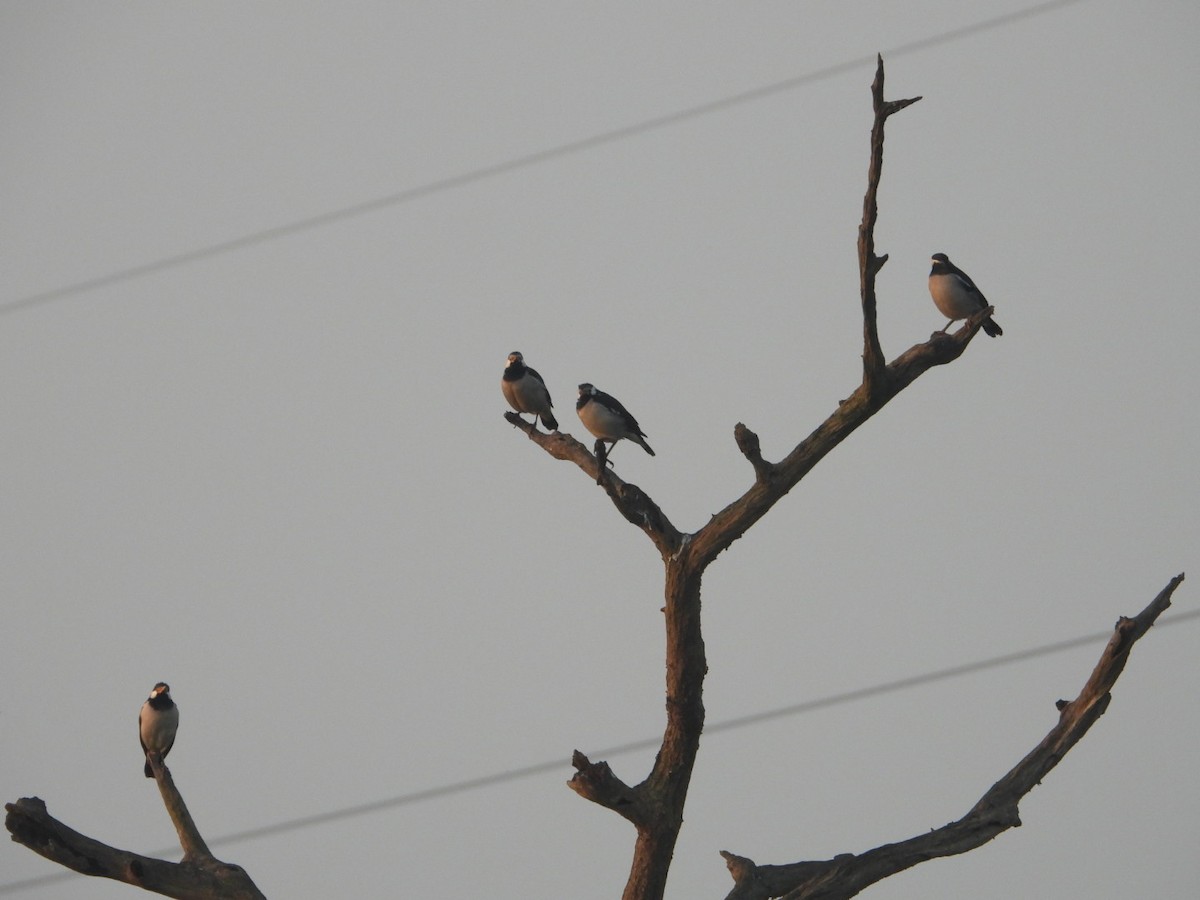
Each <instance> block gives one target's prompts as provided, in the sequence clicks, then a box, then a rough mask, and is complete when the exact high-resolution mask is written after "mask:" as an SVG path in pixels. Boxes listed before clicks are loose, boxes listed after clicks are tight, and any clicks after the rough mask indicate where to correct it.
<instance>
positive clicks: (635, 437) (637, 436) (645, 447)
mask: <svg viewBox="0 0 1200 900" xmlns="http://www.w3.org/2000/svg"><path fill="white" fill-rule="evenodd" d="M629 437H630V439H631V440H635V441H637V442H638V443H639V444H641V445H642V449H643V450H645V451H646V452H647V453H649V454H650V455H651V456H654V451H653V450H651V449H650V445H649V444H647V443H646V439H645V438H644V437H642V436H641V435H640V434H631V435H630V436H629Z"/></svg>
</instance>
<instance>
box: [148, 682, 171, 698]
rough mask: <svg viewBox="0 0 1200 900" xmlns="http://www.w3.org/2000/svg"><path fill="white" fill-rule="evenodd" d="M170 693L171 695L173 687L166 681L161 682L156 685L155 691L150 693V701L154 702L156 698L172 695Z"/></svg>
mask: <svg viewBox="0 0 1200 900" xmlns="http://www.w3.org/2000/svg"><path fill="white" fill-rule="evenodd" d="M170 693H171V686H170V685H169V684H167V683H166V682H165V681H160V682H159V683H158V684H156V685H155V686H154V690H152V691H151V692H150V699H152V700H153V699H154V698H155V697H161V696H163V695H164V694H170Z"/></svg>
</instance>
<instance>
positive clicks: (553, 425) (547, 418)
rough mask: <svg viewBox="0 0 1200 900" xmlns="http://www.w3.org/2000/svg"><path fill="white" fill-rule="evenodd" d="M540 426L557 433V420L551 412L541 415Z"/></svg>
mask: <svg viewBox="0 0 1200 900" xmlns="http://www.w3.org/2000/svg"><path fill="white" fill-rule="evenodd" d="M542 424H543V425H545V426H546V427H547V428H549V429H550V430H551V431H558V419H556V418H554V413H552V412H544V413H542Z"/></svg>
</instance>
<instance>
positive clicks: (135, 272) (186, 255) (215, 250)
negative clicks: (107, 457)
mask: <svg viewBox="0 0 1200 900" xmlns="http://www.w3.org/2000/svg"><path fill="white" fill-rule="evenodd" d="M1079 2H1081V0H1050V2H1047V3H1039V4H1037V5H1035V6H1029V7H1025V8H1024V9H1019V10H1016V11H1014V12H1010V13H1004V14H1002V15H998V16H994V17H992V18H990V19H983V20H982V21H979V22H975V23H972V24H970V25H964V26H962V27H960V28H952V29H950V30H949V31H943V32H940V33H939V34H935V35H932V36H930V37H926V38H920V39H919V40H915V41H909V42H908V43H904V44H898V45H897V46H895V47H893V48H891V49H890V50H885V51H883V55H884V56H887V57H896V56H907V55H909V54H912V53H917V52H919V51H922V50H927V49H929V48H930V47H936V46H938V45H940V44H947V43H950V42H952V41H957V40H961V39H962V38H965V37H970V36H972V35H976V34H980V33H982V32H985V31H990V30H992V29H994V28H1001V27H1003V26H1006V25H1012V24H1014V23H1016V22H1020V21H1023V20H1025V19H1030V18H1033V17H1035V16H1040V15H1044V14H1045V13H1049V12H1053V11H1054V10H1057V9H1061V8H1062V7H1065V6H1070V5H1072V4H1074V3H1079ZM874 61H875V56H874V55H873V54H872V55H870V56H860V57H856V58H854V59H850V60H846V61H844V62H840V63H835V64H833V65H831V66H826V67H824V68H821V69H815V70H813V71H811V72H806V73H805V74H803V75H797V76H795V77H793V78H788V79H785V80H783V81H777V82H775V83H773V84H768V85H763V86H761V87H757V88H752V89H751V90H748V91H742V92H740V93H737V94H730V95H729V96H727V97H721V98H719V99H716V100H710V101H708V102H706V103H700V104H698V105H696V106H689V107H687V108H686V109H681V110H677V111H676V112H672V113H667V114H665V115H662V116H656V117H654V118H650V119H643V120H642V121H640V122H635V123H633V124H631V125H626V126H623V127H621V128H615V129H613V130H611V131H604V132H600V133H599V134H594V135H590V136H589V137H585V138H580V139H579V140H574V141H568V142H567V143H564V144H558V145H557V146H554V147H549V148H547V149H545V150H539V151H537V152H535V153H529V154H526V155H524V156H516V157H513V158H511V159H507V160H504V161H502V162H498V163H493V164H491V165H488V166H483V167H481V168H478V169H472V170H471V171H469V172H462V173H460V174H458V175H452V176H449V177H447V178H442V179H438V180H436V181H430V182H427V183H425V184H422V185H418V186H417V187H412V188H407V189H405V190H402V191H396V192H395V193H392V194H386V195H384V196H382V197H377V198H375V199H374V200H367V201H364V202H362V203H355V204H352V205H350V206H343V207H340V208H339V209H334V210H330V211H328V212H324V213H320V214H319V215H315V216H309V217H308V218H305V219H297V220H296V221H294V222H289V223H286V224H284V225H276V226H273V227H271V228H264V229H262V230H261V231H254V232H251V233H249V234H243V235H240V236H238V237H235V238H230V239H229V240H225V241H220V242H218V243H215V244H209V245H207V246H205V247H198V248H196V249H194V250H188V251H186V252H183V253H177V254H174V255H171V256H164V257H162V258H160V259H156V260H154V261H152V262H148V263H141V264H139V265H136V266H130V267H129V268H125V269H117V270H115V271H113V272H109V273H106V274H104V275H97V276H96V277H94V278H87V279H84V280H83V281H76V282H74V283H72V284H67V285H63V286H61V287H57V288H51V289H50V290H48V291H41V292H39V293H36V294H30V295H29V296H26V297H23V298H21V299H20V300H14V301H12V302H11V303H5V304H3V305H0V315H7V314H10V313H14V312H18V311H20V310H24V309H30V308H32V307H35V306H41V305H43V304H46V303H51V302H53V301H55V300H64V299H66V298H67V297H70V296H73V295H75V294H82V293H84V292H86V291H91V290H95V289H97V288H102V287H108V286H110V285H114V284H119V283H121V282H125V281H131V280H133V279H135V278H140V277H142V276H144V275H151V274H154V273H155V272H161V271H164V270H166V269H174V268H177V267H179V266H183V265H187V264H188V263H193V262H199V261H200V260H204V259H210V258H211V257H214V256H220V255H222V254H225V253H231V252H233V251H235V250H241V249H243V248H246V247H252V246H254V245H256V244H263V243H266V242H268V241H274V240H278V239H280V238H284V237H289V236H291V235H294V234H299V233H301V232H304V231H311V230H313V229H315V228H322V227H324V226H326V225H332V224H334V223H335V222H342V221H345V220H347V219H353V218H357V217H359V216H363V215H367V214H368V213H372V212H376V211H378V210H381V209H387V208H388V207H392V206H400V205H402V204H405V203H411V202H413V201H414V200H420V199H422V198H424V197H429V196H431V195H434V194H440V193H443V192H445V191H449V190H452V189H454V188H459V187H463V186H465V185H469V184H474V183H476V182H479V181H484V180H486V179H489V178H495V177H496V176H499V175H505V174H508V173H510V172H516V171H518V170H520V169H528V168H531V167H533V166H536V165H540V164H541V163H545V162H549V161H550V160H553V159H558V158H559V157H563V156H569V155H572V154H575V153H581V152H583V151H585V150H591V149H592V148H595V147H601V146H603V145H605V144H611V143H614V142H616V141H622V140H625V139H627V138H631V137H634V136H635V135H640V134H645V133H647V132H650V131H656V130H658V129H660V128H666V127H668V126H671V125H678V124H679V123H681V122H686V121H688V120H690V119H696V118H699V117H701V116H707V115H711V114H712V113H716V112H721V111H723V110H726V109H729V108H731V107H734V106H739V105H741V104H744V103H749V102H752V101H755V100H761V99H763V98H765V97H771V96H774V95H775V94H781V93H783V92H785V91H790V90H794V89H795V88H798V87H803V86H804V85H808V84H813V83H814V82H818V81H824V80H826V79H829V78H833V77H835V76H837V75H841V74H843V73H846V72H851V71H854V70H855V69H857V68H859V67H861V66H864V65H869V64H870V63H873V62H874Z"/></svg>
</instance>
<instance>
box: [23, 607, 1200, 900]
mask: <svg viewBox="0 0 1200 900" xmlns="http://www.w3.org/2000/svg"><path fill="white" fill-rule="evenodd" d="M1198 617H1200V609H1194V610H1189V611H1188V612H1183V613H1179V614H1177V615H1174V616H1170V617H1168V618H1163V619H1159V620H1158V622H1157V623H1156V625H1155V627H1156V628H1164V627H1166V626H1168V625H1179V624H1182V623H1184V622H1189V621H1191V620H1193V619H1196V618H1198ZM1111 637H1112V630H1111V629H1110V630H1108V631H1097V632H1094V633H1092V634H1086V635H1083V636H1081V637H1076V638H1070V639H1068V640H1064V641H1056V642H1055V643H1052V644H1043V645H1041V646H1040V647H1031V648H1029V649H1027V650H1018V651H1016V652H1015V653H1005V654H1003V655H1002V656H992V657H989V658H987V659H982V660H977V661H975V662H970V663H964V664H962V665H958V666H950V667H948V668H944V669H936V670H934V671H932V672H924V673H922V674H920V675H911V676H909V677H907V678H899V679H896V680H895V681H886V682H883V683H881V684H874V685H870V686H868V687H864V688H856V689H855V690H850V691H842V692H841V693H838V694H830V695H828V696H825V697H818V698H817V699H815V700H805V701H802V702H800V703H793V704H790V705H788V706H780V707H776V708H775V709H769V710H764V711H762V712H757V713H750V714H749V715H745V716H737V717H736V718H732V719H725V720H723V721H721V722H715V723H712V724H707V725H705V726H704V733H705V734H706V735H713V734H718V733H720V732H722V731H733V730H735V729H738V728H746V727H748V726H750V725H758V724H761V723H762V722H767V721H770V720H772V719H780V718H783V717H785V716H794V715H800V714H802V713H809V712H814V711H816V710H818V709H828V708H829V707H832V706H841V705H843V704H846V703H853V702H855V701H858V700H866V699H868V698H871V697H879V696H882V695H884V694H891V693H895V692H897V691H903V690H908V689H909V688H914V687H919V686H921V685H926V684H932V683H934V682H937V681H947V680H949V679H952V678H960V677H962V676H964V675H970V674H973V673H975V672H982V671H984V670H986V669H995V668H999V667H1001V666H1007V665H1012V664H1013V663H1017V662H1024V661H1026V660H1029V659H1035V658H1037V657H1039V656H1050V655H1052V654H1055V653H1061V652H1063V651H1065V650H1073V649H1074V648H1076V647H1083V646H1086V645H1088V644H1095V643H1099V642H1100V641H1107V640H1109V639H1110V638H1111ZM661 743H662V738H661V737H654V738H643V739H641V740H637V741H630V742H629V743H627V744H617V745H615V746H612V747H608V748H606V749H603V750H596V751H593V752H589V753H588V756H591V757H594V758H601V757H604V758H608V757H613V756H619V755H620V754H622V753H632V752H634V751H637V750H647V749H651V748H654V747H657V746H659V745H660V744H661ZM567 768H569V765H568V763H567V761H566V760H565V759H564V758H562V757H559V758H557V759H554V760H547V761H545V762H539V763H534V764H533V765H528V766H521V767H519V768H515V769H506V770H505V771H503V772H494V773H492V774H490V775H481V776H479V777H476V778H466V779H463V780H462V781H454V782H451V783H449V784H443V785H438V786H436V787H431V788H424V789H422V790H419V791H412V792H410V793H407V794H400V795H398V796H395V797H386V798H384V799H382V800H373V801H371V802H370V803H360V804H356V805H354V806H345V807H342V808H341V809H334V810H329V811H327V812H323V813H315V814H314V815H311V816H299V817H297V818H294V819H285V820H284V821H282V822H273V823H271V824H269V825H261V826H259V827H258V828H248V829H245V830H244V831H235V832H232V833H230V834H226V835H222V836H221V837H217V838H213V839H211V840H207V843H208V845H209V846H210V847H218V846H222V845H227V844H235V843H239V842H241V841H247V840H251V839H253V838H261V837H269V836H271V835H276V834H283V833H286V832H289V831H298V830H300V829H302V828H311V827H313V826H314V825H324V824H327V823H329V822H337V821H340V820H343V819H354V818H358V817H359V816H364V815H369V814H371V813H377V812H382V811H383V810H387V809H396V808H397V807H401V806H409V805H411V804H413V803H420V802H422V801H425V800H435V799H438V798H440V797H448V796H450V795H452V794H463V793H467V792H469V791H475V790H479V789H480V788H485V787H491V786H493V785H498V784H505V783H507V782H510V781H518V780H520V779H522V778H528V777H529V776H531V775H542V774H545V773H547V772H554V771H558V770H565V769H567ZM177 852H178V848H177V847H166V848H163V849H160V850H155V851H153V852H152V853H151V854H150V855H151V856H158V857H161V856H169V855H172V854H175V853H177ZM73 874H74V873H72V872H54V873H52V874H50V875H42V876H39V877H37V878H27V879H25V880H23V881H13V882H10V883H8V884H0V894H15V893H17V892H19V891H23V890H26V889H29V888H35V887H43V886H45V885H48V884H53V883H55V882H58V881H63V880H65V879H68V878H70V877H71V876H72V875H73Z"/></svg>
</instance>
